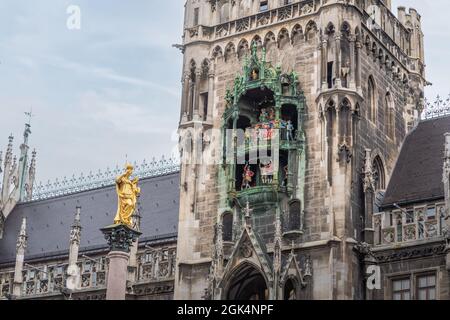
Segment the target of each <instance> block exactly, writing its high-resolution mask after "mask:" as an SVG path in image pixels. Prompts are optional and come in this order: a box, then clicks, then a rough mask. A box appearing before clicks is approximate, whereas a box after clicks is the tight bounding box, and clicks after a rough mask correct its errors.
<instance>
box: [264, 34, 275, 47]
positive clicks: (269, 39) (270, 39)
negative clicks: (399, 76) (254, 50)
mask: <svg viewBox="0 0 450 320" xmlns="http://www.w3.org/2000/svg"><path fill="white" fill-rule="evenodd" d="M275 42H276V39H275V34H274V33H273V32H272V31H269V32H268V33H267V34H266V35H265V37H264V47H265V48H267V47H269V46H270V45H271V44H275Z"/></svg>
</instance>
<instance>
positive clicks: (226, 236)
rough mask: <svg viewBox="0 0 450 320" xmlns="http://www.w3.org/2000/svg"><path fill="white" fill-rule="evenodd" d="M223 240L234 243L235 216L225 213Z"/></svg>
mask: <svg viewBox="0 0 450 320" xmlns="http://www.w3.org/2000/svg"><path fill="white" fill-rule="evenodd" d="M222 240H223V241H226V242H231V241H233V214H232V213H231V212H225V213H224V214H223V216H222Z"/></svg>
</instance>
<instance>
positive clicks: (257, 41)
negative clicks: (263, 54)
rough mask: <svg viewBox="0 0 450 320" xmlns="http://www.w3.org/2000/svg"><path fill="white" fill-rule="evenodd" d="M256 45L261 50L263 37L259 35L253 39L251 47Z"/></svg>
mask: <svg viewBox="0 0 450 320" xmlns="http://www.w3.org/2000/svg"><path fill="white" fill-rule="evenodd" d="M254 43H256V46H257V47H258V48H261V47H262V45H263V42H262V40H261V37H260V36H259V35H256V36H254V37H253V39H252V42H251V46H252V45H253V44H254Z"/></svg>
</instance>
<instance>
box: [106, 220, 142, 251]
mask: <svg viewBox="0 0 450 320" xmlns="http://www.w3.org/2000/svg"><path fill="white" fill-rule="evenodd" d="M101 231H102V232H103V234H104V235H105V239H106V241H107V242H108V245H109V247H110V250H111V251H121V252H130V247H131V245H132V244H133V242H135V241H136V240H137V238H138V237H139V236H140V235H141V233H140V232H137V231H135V230H133V229H131V228H129V227H127V226H125V225H114V226H110V227H106V228H103V229H101Z"/></svg>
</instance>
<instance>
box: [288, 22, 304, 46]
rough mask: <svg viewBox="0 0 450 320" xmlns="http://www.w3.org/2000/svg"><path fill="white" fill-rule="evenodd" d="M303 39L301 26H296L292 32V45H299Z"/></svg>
mask: <svg viewBox="0 0 450 320" xmlns="http://www.w3.org/2000/svg"><path fill="white" fill-rule="evenodd" d="M302 37H303V29H302V26H301V25H300V24H296V25H295V26H294V27H293V28H292V31H291V42H292V44H296V43H298V42H299V41H300V40H301V39H302Z"/></svg>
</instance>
